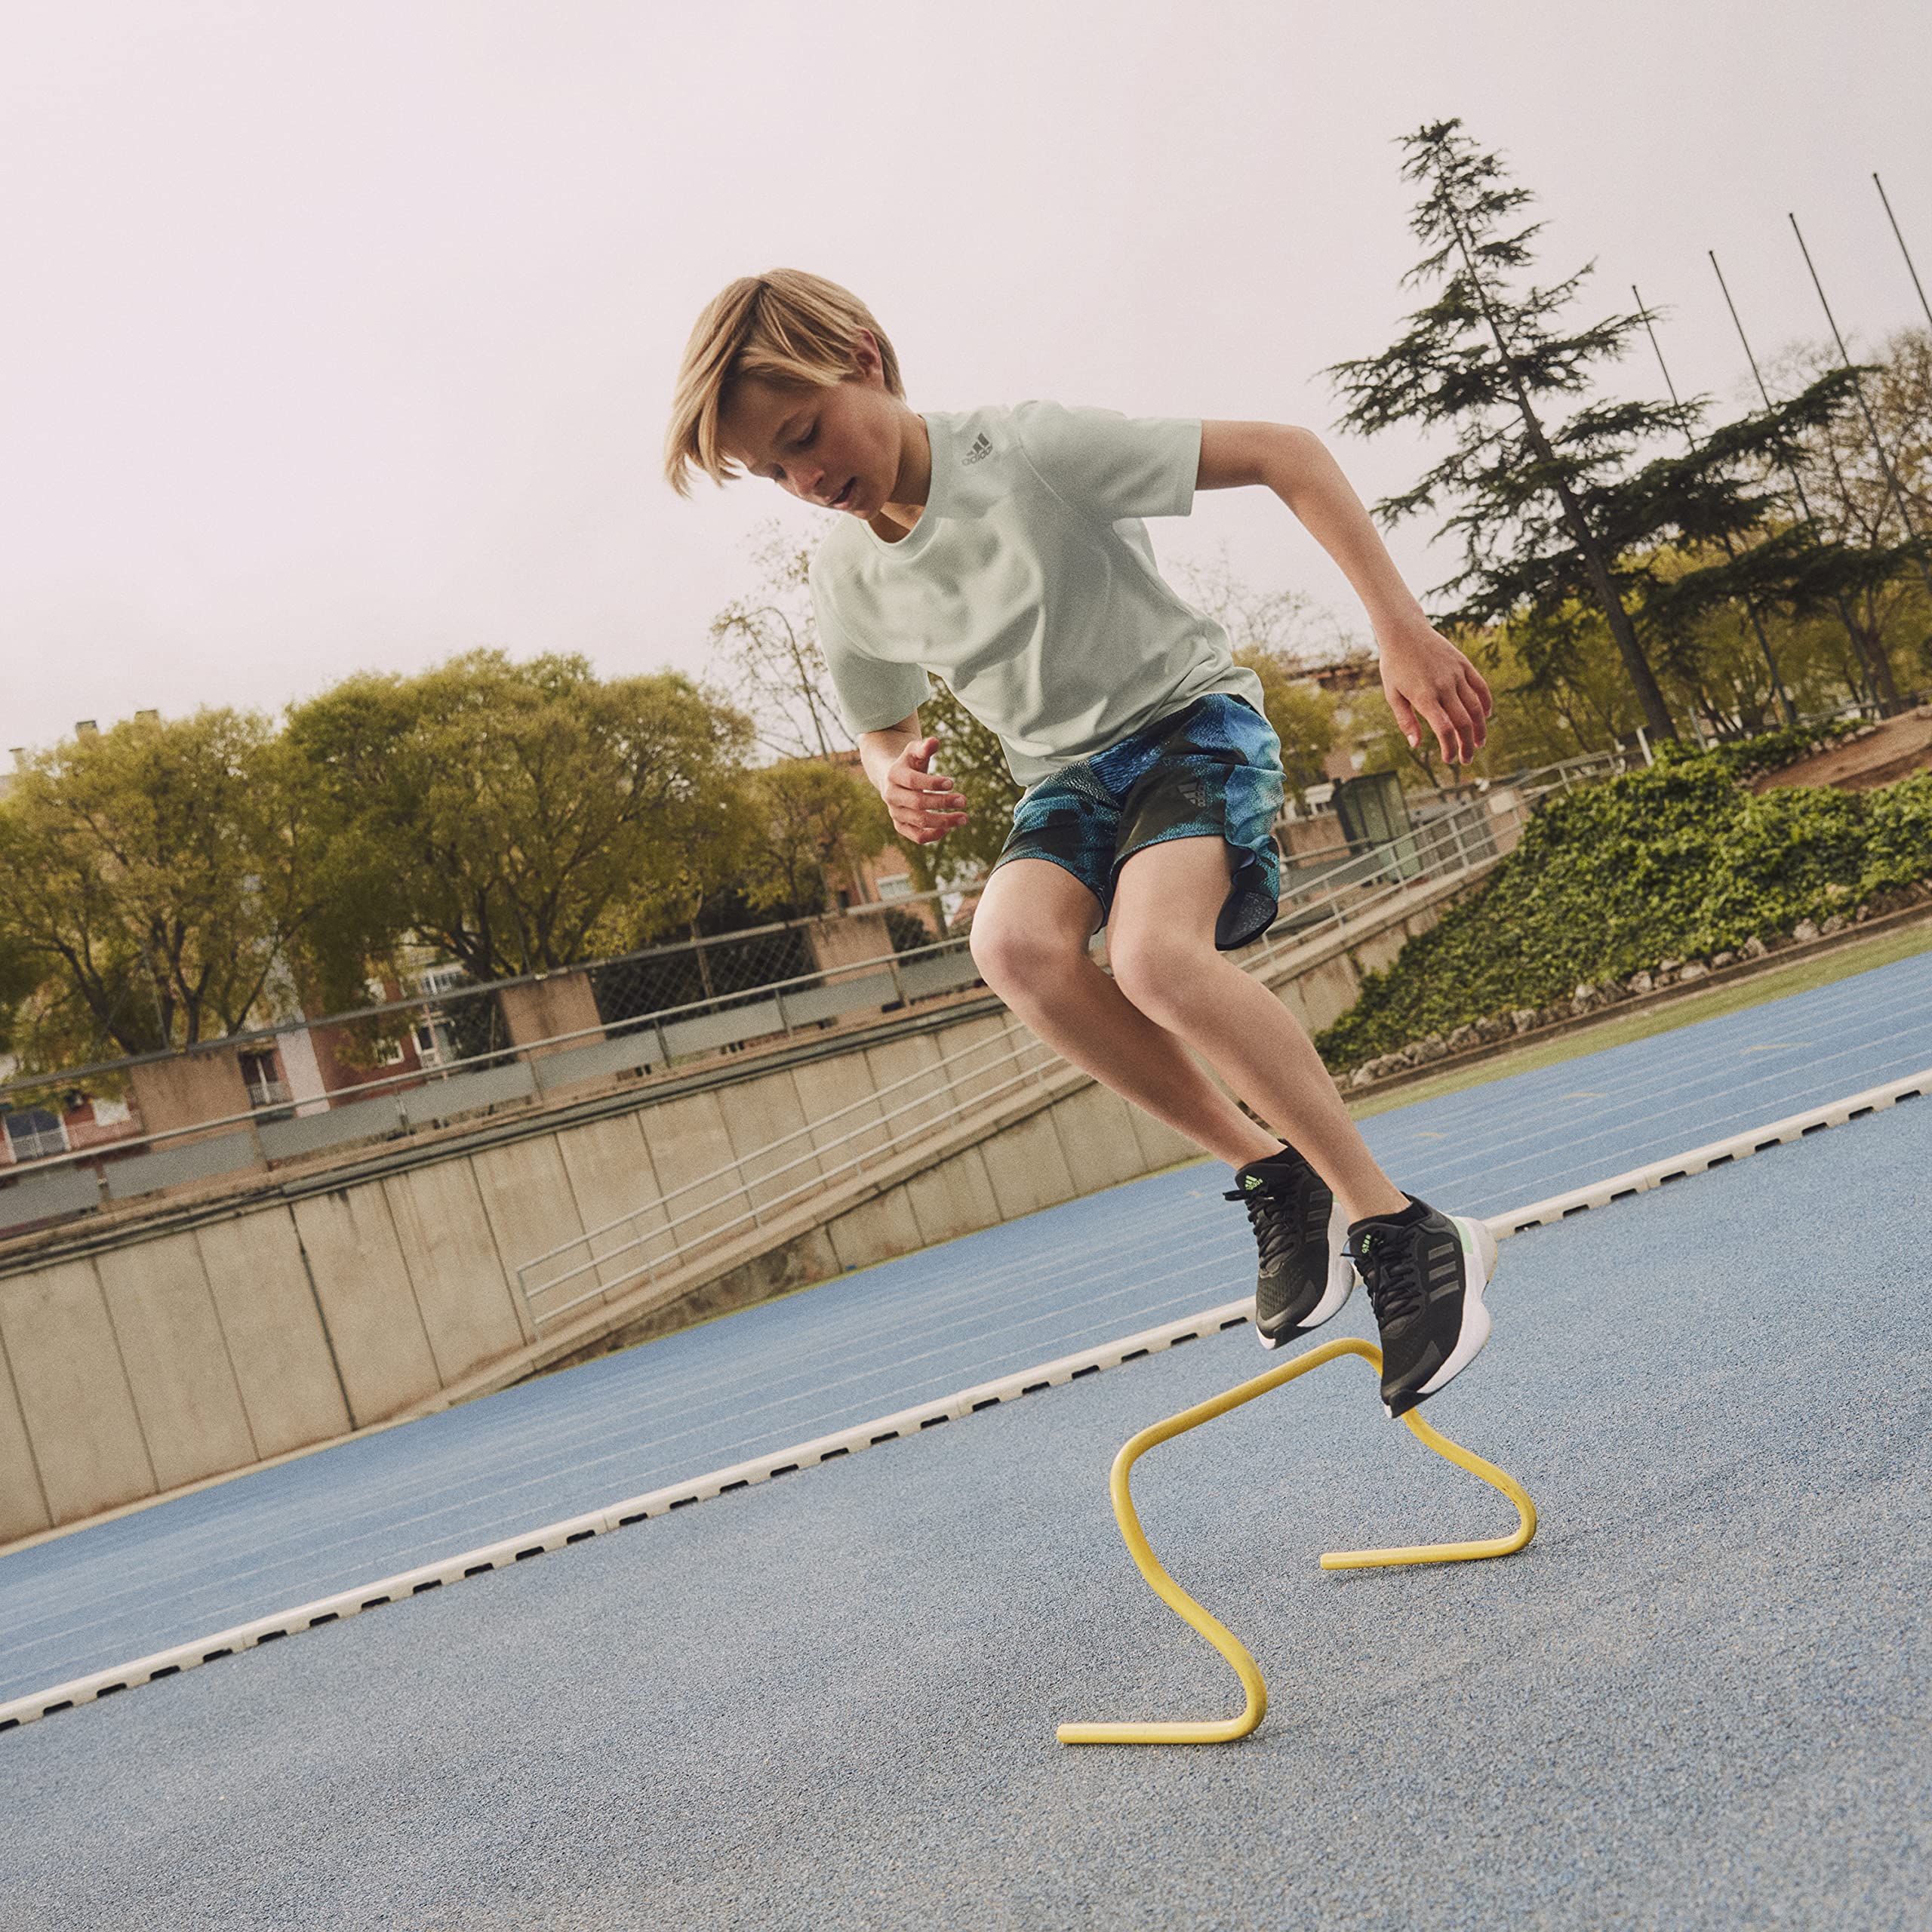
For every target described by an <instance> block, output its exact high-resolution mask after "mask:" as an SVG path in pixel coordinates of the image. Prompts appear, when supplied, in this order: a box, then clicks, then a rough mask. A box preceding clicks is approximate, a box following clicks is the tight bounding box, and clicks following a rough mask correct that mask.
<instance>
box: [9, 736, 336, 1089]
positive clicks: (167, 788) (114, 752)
mask: <svg viewBox="0 0 1932 1932" xmlns="http://www.w3.org/2000/svg"><path fill="white" fill-rule="evenodd" d="M336 831H337V826H336V823H335V821H334V817H333V814H331V811H330V809H329V806H328V801H327V799H326V798H325V797H324V796H323V795H322V794H321V792H320V790H319V789H318V787H317V786H315V784H314V783H312V777H311V774H309V772H308V771H306V769H305V768H303V765H302V764H301V762H300V760H298V759H296V758H293V757H291V755H289V752H288V748H287V747H286V746H285V745H284V744H283V743H281V740H279V739H278V737H277V736H276V734H275V731H274V728H273V727H272V724H270V723H269V721H267V720H266V719H265V718H260V717H259V716H256V715H252V714H244V713H240V712H234V711H229V710H202V711H199V712H196V713H195V715H193V716H192V718H181V719H177V720H174V721H169V722H166V723H163V722H162V721H160V720H158V719H154V718H137V719H134V720H131V721H128V722H125V723H123V724H117V725H116V726H115V727H114V728H113V729H112V731H106V732H100V733H91V734H84V735H82V736H79V737H75V738H72V739H70V740H67V741H66V742H65V743H62V744H61V745H60V746H57V747H56V748H55V749H54V750H52V751H50V752H42V753H41V754H40V755H38V756H37V757H35V758H32V759H31V760H29V762H28V764H27V765H26V768H25V769H24V770H23V771H21V772H20V774H19V775H18V776H17V778H16V779H15V781H14V785H13V786H12V788H11V790H10V791H9V792H8V795H7V797H6V798H5V801H4V802H0V934H4V938H3V939H0V955H5V957H6V958H8V960H10V961H11V967H10V968H9V969H8V970H9V971H10V974H11V977H12V979H13V982H14V986H15V988H16V989H18V988H19V986H20V982H21V981H23V980H29V979H30V980H32V992H30V993H28V994H27V995H26V996H25V997H24V998H21V999H18V1000H17V1001H16V1002H15V1008H14V1011H15V1020H14V1028H13V1030H14V1035H15V1048H16V1051H17V1052H18V1053H19V1054H20V1056H21V1057H22V1058H23V1060H25V1061H26V1062H27V1063H29V1065H30V1066H34V1067H35V1068H50V1067H56V1066H60V1065H62V1064H63V1063H64V1064H67V1065H72V1064H73V1063H76V1062H78V1061H82V1060H91V1059H94V1058H97V1057H100V1056H101V1055H102V1054H112V1053H120V1054H140V1053H149V1052H153V1051H156V1050H158V1049H160V1048H168V1047H180V1046H186V1045H190V1044H192V1043H194V1042H195V1041H198V1040H205V1039H209V1038H216V1037H219V1036H220V1035H223V1034H225V1033H232V1032H238V1031H239V1030H241V1029H242V1028H244V1027H245V1026H248V1025H250V1024H251V1023H259V1022H260V1020H263V1019H264V1018H266V1017H271V1016H270V1015H269V1014H268V1013H267V1012H266V1011H265V1008H266V1006H267V1005H269V1004H272V1000H271V998H270V995H271V994H272V989H273V988H274V986H275V983H276V982H277V980H278V979H279V978H280V977H281V976H282V975H283V974H284V973H285V961H286V960H287V959H288V957H289V956H290V955H291V954H294V953H295V952H300V951H301V950H302V949H304V948H305V947H308V946H312V945H313V944H315V943H317V939H318V931H319V928H320V926H321V919H322V915H323V912H324V910H325V907H326V906H327V905H328V903H329V901H330V900H331V896H332V894H333V891H334V885H335V883H336V875H335V874H334V870H333V863H332V853H333V844H334V837H335V834H336Z"/></svg>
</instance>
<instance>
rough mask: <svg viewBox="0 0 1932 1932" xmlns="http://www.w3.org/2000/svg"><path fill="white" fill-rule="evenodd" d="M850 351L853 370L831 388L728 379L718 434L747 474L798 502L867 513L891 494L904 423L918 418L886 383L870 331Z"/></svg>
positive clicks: (901, 462) (901, 456) (900, 461)
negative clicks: (768, 482)
mask: <svg viewBox="0 0 1932 1932" xmlns="http://www.w3.org/2000/svg"><path fill="white" fill-rule="evenodd" d="M854 358H855V359H856V361H857V364H858V368H857V371H856V373H854V374H852V375H851V376H848V377H846V378H845V380H844V381H842V382H840V383H834V384H832V386H830V387H829V388H820V387H819V386H817V385H816V384H814V385H813V386H811V387H809V388H805V389H789V388H782V387H780V386H778V385H777V384H776V383H768V382H766V381H764V380H762V379H761V378H760V377H755V376H747V377H743V379H742V380H740V381H738V382H737V383H734V384H733V385H732V386H731V389H730V391H729V392H728V395H727V396H726V398H725V403H724V408H723V410H722V411H721V413H720V415H719V417H718V440H719V441H720V442H721V444H722V445H723V446H724V452H725V454H727V455H728V456H730V457H734V458H735V459H736V460H737V461H738V462H740V463H743V465H744V466H745V468H746V469H747V470H748V471H749V472H750V473H751V474H752V475H754V476H761V477H768V478H771V480H772V481H774V482H776V483H777V485H779V487H780V488H781V489H784V490H788V491H790V492H791V494H792V495H793V496H795V497H797V498H798V500H799V501H800V502H801V503H810V504H811V505H813V506H814V507H815V508H817V509H836V510H840V511H842V512H845V513H846V514H848V515H852V516H863V517H866V518H872V517H875V516H876V515H878V512H880V510H881V509H883V508H884V506H885V505H886V504H888V503H892V502H894V501H896V500H897V498H896V497H895V495H894V491H895V490H896V489H897V488H898V486H899V484H900V476H901V473H902V472H903V470H904V469H905V467H906V454H907V447H906V432H907V428H908V426H909V425H910V426H914V427H916V426H918V417H915V415H913V414H912V411H910V410H909V409H908V408H906V405H904V404H903V402H901V401H900V400H899V398H897V396H895V395H893V394H892V393H891V392H890V391H889V390H888V389H887V388H886V386H885V377H884V371H883V370H882V368H881V365H880V362H879V359H878V349H877V347H876V346H875V344H874V342H873V340H872V334H871V332H870V331H860V337H859V340H858V343H857V346H855V348H854Z"/></svg>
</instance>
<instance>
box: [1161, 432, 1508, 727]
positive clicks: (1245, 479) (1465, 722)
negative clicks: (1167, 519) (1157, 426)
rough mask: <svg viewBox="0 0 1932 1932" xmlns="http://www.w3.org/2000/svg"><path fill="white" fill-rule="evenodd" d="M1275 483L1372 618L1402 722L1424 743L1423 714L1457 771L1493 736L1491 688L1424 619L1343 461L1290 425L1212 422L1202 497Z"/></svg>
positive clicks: (1206, 435) (1387, 690)
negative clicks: (1489, 731) (1420, 724)
mask: <svg viewBox="0 0 1932 1932" xmlns="http://www.w3.org/2000/svg"><path fill="white" fill-rule="evenodd" d="M1252 483H1265V484H1266V485H1268V487H1269V488H1270V489H1271V490H1272V491H1274V492H1275V495H1276V496H1278V497H1280V498H1281V500H1282V502H1283V503H1286V504H1287V506H1288V508H1289V509H1291V511H1293V512H1294V515H1296V517H1297V518H1298V519H1299V520H1300V522H1301V523H1302V525H1303V527H1304V528H1306V530H1307V531H1308V533H1309V535H1310V536H1311V537H1313V538H1314V539H1315V541H1316V542H1317V543H1319V544H1320V545H1321V547H1322V549H1324V550H1326V551H1327V552H1328V554H1329V555H1330V556H1331V557H1333V558H1334V560H1335V561H1336V563H1337V565H1339V566H1340V569H1341V571H1342V574H1343V576H1344V577H1346V578H1347V579H1348V580H1349V583H1351V584H1352V586H1354V587H1355V595H1357V596H1358V597H1359V598H1361V601H1362V607H1363V608H1364V610H1366V611H1367V613H1368V620H1369V623H1370V624H1371V626H1373V627H1374V632H1375V641H1376V645H1377V650H1378V651H1379V652H1380V657H1381V660H1382V688H1383V693H1384V694H1386V697H1387V698H1388V700H1389V709H1391V710H1392V711H1393V712H1395V722H1396V723H1397V724H1398V725H1399V726H1400V727H1401V731H1402V734H1403V736H1404V737H1406V738H1407V740H1408V741H1409V743H1411V745H1412V746H1414V745H1420V743H1421V732H1420V728H1419V727H1418V726H1417V722H1416V720H1417V717H1418V715H1420V718H1422V719H1423V721H1424V722H1425V723H1426V724H1428V726H1429V728H1430V730H1431V731H1433V732H1434V733H1435V737H1436V742H1437V743H1438V744H1439V745H1441V747H1442V752H1443V755H1444V757H1445V758H1448V759H1450V760H1451V761H1452V762H1453V763H1454V764H1468V763H1469V761H1470V759H1471V758H1474V757H1475V754H1476V752H1477V750H1478V748H1479V747H1480V746H1481V743H1482V741H1483V740H1484V737H1486V736H1487V725H1486V724H1485V722H1484V721H1485V720H1486V719H1487V717H1488V715H1489V713H1490V710H1491V701H1490V695H1489V686H1488V685H1487V684H1485V683H1484V681H1483V678H1482V674H1481V672H1479V671H1478V670H1477V669H1476V667H1475V666H1474V665H1473V664H1472V663H1470V662H1469V659H1468V658H1467V657H1465V656H1464V655H1463V653H1462V652H1461V651H1458V650H1457V648H1456V647H1455V646H1454V645H1453V644H1451V642H1450V641H1449V640H1448V639H1447V638H1445V637H1444V636H1443V635H1441V632H1438V630H1436V629H1435V628H1434V626H1432V625H1431V623H1429V620H1428V618H1427V617H1425V616H1423V609H1422V606H1421V605H1420V604H1418V603H1417V601H1416V600H1415V598H1414V595H1412V594H1411V592H1410V589H1409V587H1408V586H1407V584H1405V583H1403V581H1402V579H1401V573H1400V572H1399V571H1397V569H1396V568H1395V560H1394V559H1393V558H1392V557H1391V556H1390V555H1389V552H1388V549H1387V548H1386V546H1385V545H1384V544H1383V541H1382V537H1381V534H1380V532H1379V531H1377V529H1376V528H1375V525H1374V523H1373V522H1372V521H1371V520H1370V518H1369V514H1368V512H1367V510H1365V509H1363V507H1362V504H1361V498H1360V497H1358V496H1357V495H1356V494H1355V491H1353V490H1352V489H1351V488H1349V479H1348V478H1346V476H1344V475H1343V474H1342V472H1341V469H1340V466H1339V465H1337V463H1336V461H1335V459H1334V457H1332V456H1331V455H1330V454H1328V451H1327V448H1325V447H1324V445H1323V443H1322V441H1321V438H1320V437H1318V436H1317V435H1315V433H1314V432H1312V430H1308V429H1297V428H1295V427H1294V426H1291V425H1290V424H1288V423H1202V424H1201V468H1200V472H1199V474H1198V475H1197V477H1196V478H1195V486H1194V487H1195V488H1196V489H1197V490H1226V489H1232V488H1237V487H1238V486H1240V485H1243V484H1252Z"/></svg>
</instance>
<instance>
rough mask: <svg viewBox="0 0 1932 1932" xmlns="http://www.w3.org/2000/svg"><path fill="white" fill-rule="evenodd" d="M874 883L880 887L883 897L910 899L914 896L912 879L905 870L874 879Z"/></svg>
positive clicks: (879, 894) (879, 890)
mask: <svg viewBox="0 0 1932 1932" xmlns="http://www.w3.org/2000/svg"><path fill="white" fill-rule="evenodd" d="M872 883H873V884H875V885H876V886H877V887H878V896H879V897H881V899H909V898H911V897H912V880H911V878H909V876H908V875H906V873H904V872H893V873H891V874H890V875H888V876H887V877H884V878H875V879H874V880H873V881H872Z"/></svg>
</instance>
